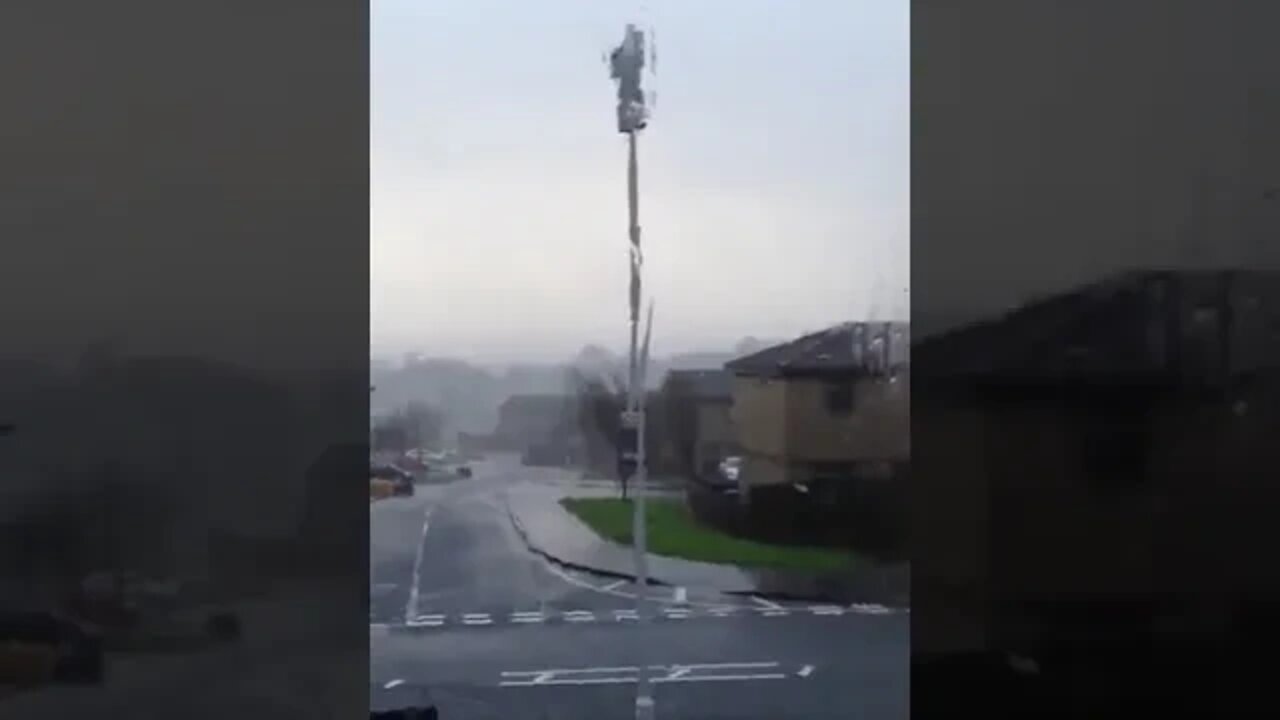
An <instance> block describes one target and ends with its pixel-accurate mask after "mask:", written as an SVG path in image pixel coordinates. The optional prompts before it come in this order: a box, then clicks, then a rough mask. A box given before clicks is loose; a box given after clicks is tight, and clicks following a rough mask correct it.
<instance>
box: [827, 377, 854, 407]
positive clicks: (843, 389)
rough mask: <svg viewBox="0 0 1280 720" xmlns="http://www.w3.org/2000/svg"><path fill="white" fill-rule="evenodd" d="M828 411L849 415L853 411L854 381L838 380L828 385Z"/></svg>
mask: <svg viewBox="0 0 1280 720" xmlns="http://www.w3.org/2000/svg"><path fill="white" fill-rule="evenodd" d="M826 404H827V411H828V412H830V413H831V414H832V415H848V414H849V413H851V412H853V383H852V382H838V383H830V384H828V385H827V392H826Z"/></svg>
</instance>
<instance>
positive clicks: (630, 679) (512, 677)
mask: <svg viewBox="0 0 1280 720" xmlns="http://www.w3.org/2000/svg"><path fill="white" fill-rule="evenodd" d="M777 667H778V663H776V662H747V663H693V664H688V665H652V666H650V669H651V670H653V671H655V672H660V673H664V674H662V675H656V676H654V677H652V678H650V680H651V681H652V682H653V683H669V682H733V681H739V682H740V681H747V680H784V679H787V678H788V677H790V676H788V675H787V674H786V673H780V672H776V670H777ZM637 670H638V668H636V667H634V666H630V667H599V668H579V669H551V670H525V671H504V672H502V673H501V677H502V678H503V679H502V680H500V681H499V683H498V685H499V687H530V686H533V685H616V684H622V683H634V682H636V672H637ZM698 670H721V671H725V670H734V671H737V672H725V673H721V674H708V675H698V674H696V671H698ZM749 670H774V672H756V673H753V672H743V671H749ZM602 675H603V676H605V677H600V676H602ZM609 676H614V677H609Z"/></svg>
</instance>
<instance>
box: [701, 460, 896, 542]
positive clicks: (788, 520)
mask: <svg viewBox="0 0 1280 720" xmlns="http://www.w3.org/2000/svg"><path fill="white" fill-rule="evenodd" d="M905 480H906V473H905V472H903V473H901V474H898V475H896V476H895V477H893V478H891V479H887V480H886V479H875V480H870V479H859V478H843V479H838V480H835V479H833V480H826V481H821V482H819V483H816V484H812V485H809V486H808V487H807V491H801V490H798V489H797V488H795V487H794V486H791V485H771V486H756V487H752V488H751V489H750V492H749V494H748V495H747V498H746V501H745V502H744V501H743V500H742V499H741V498H740V497H739V496H737V495H731V494H728V493H726V492H725V491H724V490H722V489H719V488H717V487H712V486H710V485H708V484H706V483H704V482H701V481H695V482H691V483H689V486H688V490H687V492H686V495H687V497H688V502H689V507H690V510H691V511H692V512H693V514H694V517H696V518H697V519H698V521H699V522H701V523H703V524H706V525H708V526H710V527H713V528H716V529H717V530H720V531H721V532H724V533H727V534H729V535H733V536H736V537H742V538H748V539H753V540H759V541H762V542H769V543H776V544H783V545H820V546H835V547H847V548H851V549H855V550H858V551H861V552H866V553H869V554H875V555H879V556H882V557H885V558H892V557H896V556H898V555H899V554H901V553H902V552H903V551H904V550H905V548H904V547H903V546H904V543H905V539H906V537H905V536H906V518H907V515H906V510H907V508H906V499H907V492H906V487H907V485H906V482H905Z"/></svg>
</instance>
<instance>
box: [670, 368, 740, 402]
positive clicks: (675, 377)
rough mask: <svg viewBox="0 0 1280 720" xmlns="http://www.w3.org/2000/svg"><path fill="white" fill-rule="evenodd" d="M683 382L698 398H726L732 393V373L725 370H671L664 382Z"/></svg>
mask: <svg viewBox="0 0 1280 720" xmlns="http://www.w3.org/2000/svg"><path fill="white" fill-rule="evenodd" d="M672 382H678V383H683V384H685V387H688V388H689V391H690V393H691V394H692V395H693V396H694V397H695V398H697V399H699V400H727V399H729V398H730V397H732V395H733V374H732V373H730V372H729V371H727V370H672V371H670V372H668V373H667V377H666V381H665V382H664V384H670V383H672Z"/></svg>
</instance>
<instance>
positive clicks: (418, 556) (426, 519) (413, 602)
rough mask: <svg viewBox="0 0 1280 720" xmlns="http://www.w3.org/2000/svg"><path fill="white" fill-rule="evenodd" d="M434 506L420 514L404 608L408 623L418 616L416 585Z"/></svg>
mask: <svg viewBox="0 0 1280 720" xmlns="http://www.w3.org/2000/svg"><path fill="white" fill-rule="evenodd" d="M435 508H436V506H435V505H434V504H433V505H428V506H427V509H426V511H425V512H423V513H422V534H421V535H420V536H419V537H418V550H417V552H416V553H414V557H413V585H411V586H410V587H409V602H408V604H407V605H405V608H404V619H405V621H406V622H408V621H409V620H410V619H411V618H413V617H416V616H417V614H418V585H419V584H421V580H422V556H423V554H424V552H423V551H424V550H425V549H426V544H427V531H428V530H430V529H431V512H432V511H433V510H435Z"/></svg>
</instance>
